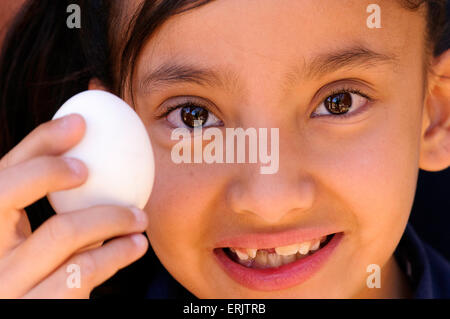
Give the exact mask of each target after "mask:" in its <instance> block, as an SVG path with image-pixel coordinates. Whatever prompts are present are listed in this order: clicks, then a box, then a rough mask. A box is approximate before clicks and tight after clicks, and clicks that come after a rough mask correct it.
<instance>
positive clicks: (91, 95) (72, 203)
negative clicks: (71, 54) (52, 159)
mask: <svg viewBox="0 0 450 319" xmlns="http://www.w3.org/2000/svg"><path fill="white" fill-rule="evenodd" d="M72 113H77V114H80V115H81V116H83V118H84V120H85V122H86V131H85V135H84V137H83V138H82V140H81V141H80V142H79V143H78V144H77V145H76V146H74V147H73V148H71V149H70V150H69V151H67V152H66V153H64V154H62V156H66V157H75V158H77V159H80V160H81V161H83V163H84V164H85V165H86V166H87V168H88V170H89V176H88V179H87V181H86V182H85V183H84V184H83V185H81V186H80V187H77V188H72V189H69V190H63V191H58V192H54V193H50V194H48V199H49V202H50V204H51V205H52V207H53V209H54V210H55V211H56V212H57V213H64V212H68V211H73V210H78V209H83V208H88V207H91V206H94V205H120V206H130V205H133V206H136V207H138V208H140V209H143V208H144V206H145V205H146V203H147V201H148V199H149V197H150V193H151V191H152V188H153V182H154V176H155V163H154V156H153V150H152V146H151V143H150V139H149V137H148V134H147V131H146V129H145V126H144V124H143V123H142V121H141V119H140V118H139V116H138V115H137V114H136V113H135V112H134V110H133V109H132V108H131V107H130V106H129V105H128V104H127V103H125V101H123V100H122V99H120V98H118V97H117V96H115V95H113V94H111V93H108V92H105V91H99V90H90V91H85V92H82V93H79V94H77V95H75V96H73V97H72V98H70V99H69V100H68V101H67V102H66V103H64V104H63V105H62V106H61V108H60V109H59V110H58V111H57V112H56V114H55V115H54V117H53V119H57V118H60V117H63V116H65V115H68V114H72Z"/></svg>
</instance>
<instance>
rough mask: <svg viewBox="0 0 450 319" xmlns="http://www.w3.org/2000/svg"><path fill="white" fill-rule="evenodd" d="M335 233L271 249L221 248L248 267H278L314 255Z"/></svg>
mask: <svg viewBox="0 0 450 319" xmlns="http://www.w3.org/2000/svg"><path fill="white" fill-rule="evenodd" d="M334 235H335V234H330V235H328V236H322V237H320V238H315V239H313V240H309V241H305V242H302V243H295V244H292V245H287V246H281V247H274V248H269V249H256V248H235V247H226V248H220V249H222V250H223V251H224V252H225V255H226V256H227V257H228V258H230V259H231V260H232V261H234V262H236V263H239V264H241V265H243V266H245V267H247V268H255V269H266V268H277V267H280V266H283V265H286V264H290V263H293V262H295V261H297V260H300V259H303V258H305V257H307V256H311V255H314V254H315V253H317V252H318V251H320V250H321V249H322V248H323V247H325V246H326V245H327V244H328V243H329V242H330V240H331V239H332V238H333V236H334Z"/></svg>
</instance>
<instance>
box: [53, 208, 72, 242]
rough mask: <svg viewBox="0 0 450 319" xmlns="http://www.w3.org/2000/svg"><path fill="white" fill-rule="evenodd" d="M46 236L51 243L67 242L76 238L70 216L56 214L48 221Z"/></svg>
mask: <svg viewBox="0 0 450 319" xmlns="http://www.w3.org/2000/svg"><path fill="white" fill-rule="evenodd" d="M47 234H48V237H49V239H50V240H51V241H61V242H67V241H68V240H73V239H74V238H76V230H75V226H74V223H73V220H72V217H71V214H58V215H55V216H53V217H52V218H50V219H49V221H48V224H47Z"/></svg>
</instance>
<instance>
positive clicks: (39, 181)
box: [0, 156, 88, 210]
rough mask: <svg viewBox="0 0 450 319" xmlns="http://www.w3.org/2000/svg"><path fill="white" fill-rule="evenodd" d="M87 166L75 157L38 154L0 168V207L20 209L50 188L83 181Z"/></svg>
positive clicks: (55, 188)
mask: <svg viewBox="0 0 450 319" xmlns="http://www.w3.org/2000/svg"><path fill="white" fill-rule="evenodd" d="M87 175H88V169H87V167H86V166H85V165H84V164H83V163H82V162H81V161H80V160H78V159H75V158H63V157H53V156H41V157H37V158H33V159H31V160H28V161H26V162H23V163H20V164H17V165H15V166H12V167H8V168H6V169H3V170H1V171H0V208H2V209H3V210H6V209H18V210H19V209H22V208H24V207H27V206H28V205H30V204H32V203H34V202H35V201H37V200H38V199H40V198H42V197H44V196H45V195H46V194H48V193H49V192H54V191H59V190H64V189H69V188H73V187H76V186H79V185H81V184H83V183H84V182H85V181H86V179H87Z"/></svg>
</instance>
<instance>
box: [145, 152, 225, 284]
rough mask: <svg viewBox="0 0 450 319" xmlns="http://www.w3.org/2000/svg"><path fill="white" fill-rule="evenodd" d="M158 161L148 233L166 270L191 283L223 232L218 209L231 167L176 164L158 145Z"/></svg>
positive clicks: (149, 204)
mask: <svg viewBox="0 0 450 319" xmlns="http://www.w3.org/2000/svg"><path fill="white" fill-rule="evenodd" d="M155 157H156V176H155V185H154V191H153V193H152V195H151V198H150V200H149V202H148V204H147V207H146V208H145V210H146V212H147V213H148V216H149V227H148V229H147V234H148V236H149V239H150V242H151V244H152V247H153V249H154V251H155V253H156V254H157V255H158V257H159V259H160V260H161V262H162V263H163V265H164V266H165V267H166V268H167V269H168V270H169V272H171V274H172V275H173V276H174V277H176V278H177V279H178V278H180V277H182V278H183V279H184V280H183V282H186V279H185V278H184V277H186V276H187V277H189V278H191V277H193V275H192V274H196V273H200V272H199V269H201V267H203V264H202V262H201V261H202V260H204V259H205V258H202V257H204V256H205V254H210V253H211V251H210V250H209V248H211V247H212V243H211V239H210V238H211V237H212V236H211V234H215V233H217V231H219V230H220V229H216V228H219V225H220V222H217V220H216V219H217V218H218V216H220V215H221V212H220V211H219V210H218V209H217V207H218V206H219V203H218V201H219V200H220V198H221V197H220V196H223V192H224V187H225V184H226V181H227V174H228V173H227V172H226V168H225V167H226V165H220V164H219V165H206V164H194V163H192V164H174V163H173V162H172V159H171V157H170V150H168V149H167V148H166V147H158V145H156V147H155ZM222 215H223V213H222ZM180 262H181V263H180ZM180 265H183V267H180Z"/></svg>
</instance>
